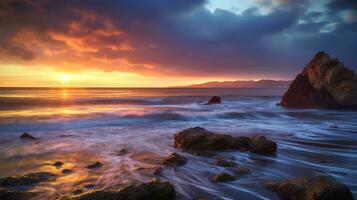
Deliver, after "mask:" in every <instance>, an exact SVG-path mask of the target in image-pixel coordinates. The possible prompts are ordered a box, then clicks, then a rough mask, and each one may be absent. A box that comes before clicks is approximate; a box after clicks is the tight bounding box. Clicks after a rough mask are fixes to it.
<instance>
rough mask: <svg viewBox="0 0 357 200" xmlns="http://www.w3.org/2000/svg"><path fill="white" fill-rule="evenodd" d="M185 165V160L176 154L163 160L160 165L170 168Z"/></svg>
mask: <svg viewBox="0 0 357 200" xmlns="http://www.w3.org/2000/svg"><path fill="white" fill-rule="evenodd" d="M186 163H187V159H186V158H185V157H183V156H181V155H179V154H178V153H172V154H170V156H169V157H168V158H165V159H164V160H163V161H162V164H164V165H170V166H181V165H184V164H186Z"/></svg>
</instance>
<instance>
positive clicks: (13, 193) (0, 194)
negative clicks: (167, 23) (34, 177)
mask: <svg viewBox="0 0 357 200" xmlns="http://www.w3.org/2000/svg"><path fill="white" fill-rule="evenodd" d="M34 196H36V193H34V192H27V191H22V190H14V189H10V188H0V199H1V200H28V199H31V198H33V197H34Z"/></svg>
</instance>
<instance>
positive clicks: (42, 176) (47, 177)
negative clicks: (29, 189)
mask: <svg viewBox="0 0 357 200" xmlns="http://www.w3.org/2000/svg"><path fill="white" fill-rule="evenodd" d="M56 176H57V175H56V174H52V173H49V172H34V173H27V174H24V175H19V176H9V177H5V178H1V179H0V187H16V186H25V185H32V184H37V183H40V182H44V181H53V180H55V178H56Z"/></svg>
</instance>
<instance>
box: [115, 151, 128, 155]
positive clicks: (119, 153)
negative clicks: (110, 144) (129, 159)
mask: <svg viewBox="0 0 357 200" xmlns="http://www.w3.org/2000/svg"><path fill="white" fill-rule="evenodd" d="M127 153H128V150H127V149H120V151H119V152H118V154H117V155H118V156H122V155H125V154H127Z"/></svg>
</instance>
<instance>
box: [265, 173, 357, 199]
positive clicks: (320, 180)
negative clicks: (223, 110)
mask: <svg viewBox="0 0 357 200" xmlns="http://www.w3.org/2000/svg"><path fill="white" fill-rule="evenodd" d="M265 186H266V187H267V188H268V189H271V190H273V191H276V192H277V193H278V195H279V196H280V197H281V198H282V199H286V200H335V199H336V200H338V199H341V200H342V199H343V200H353V196H352V193H351V190H350V189H349V188H348V187H347V186H345V185H344V184H342V183H340V182H338V181H336V180H335V179H333V178H330V177H327V176H313V177H301V178H297V179H292V180H287V181H281V182H270V183H267V184H265Z"/></svg>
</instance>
